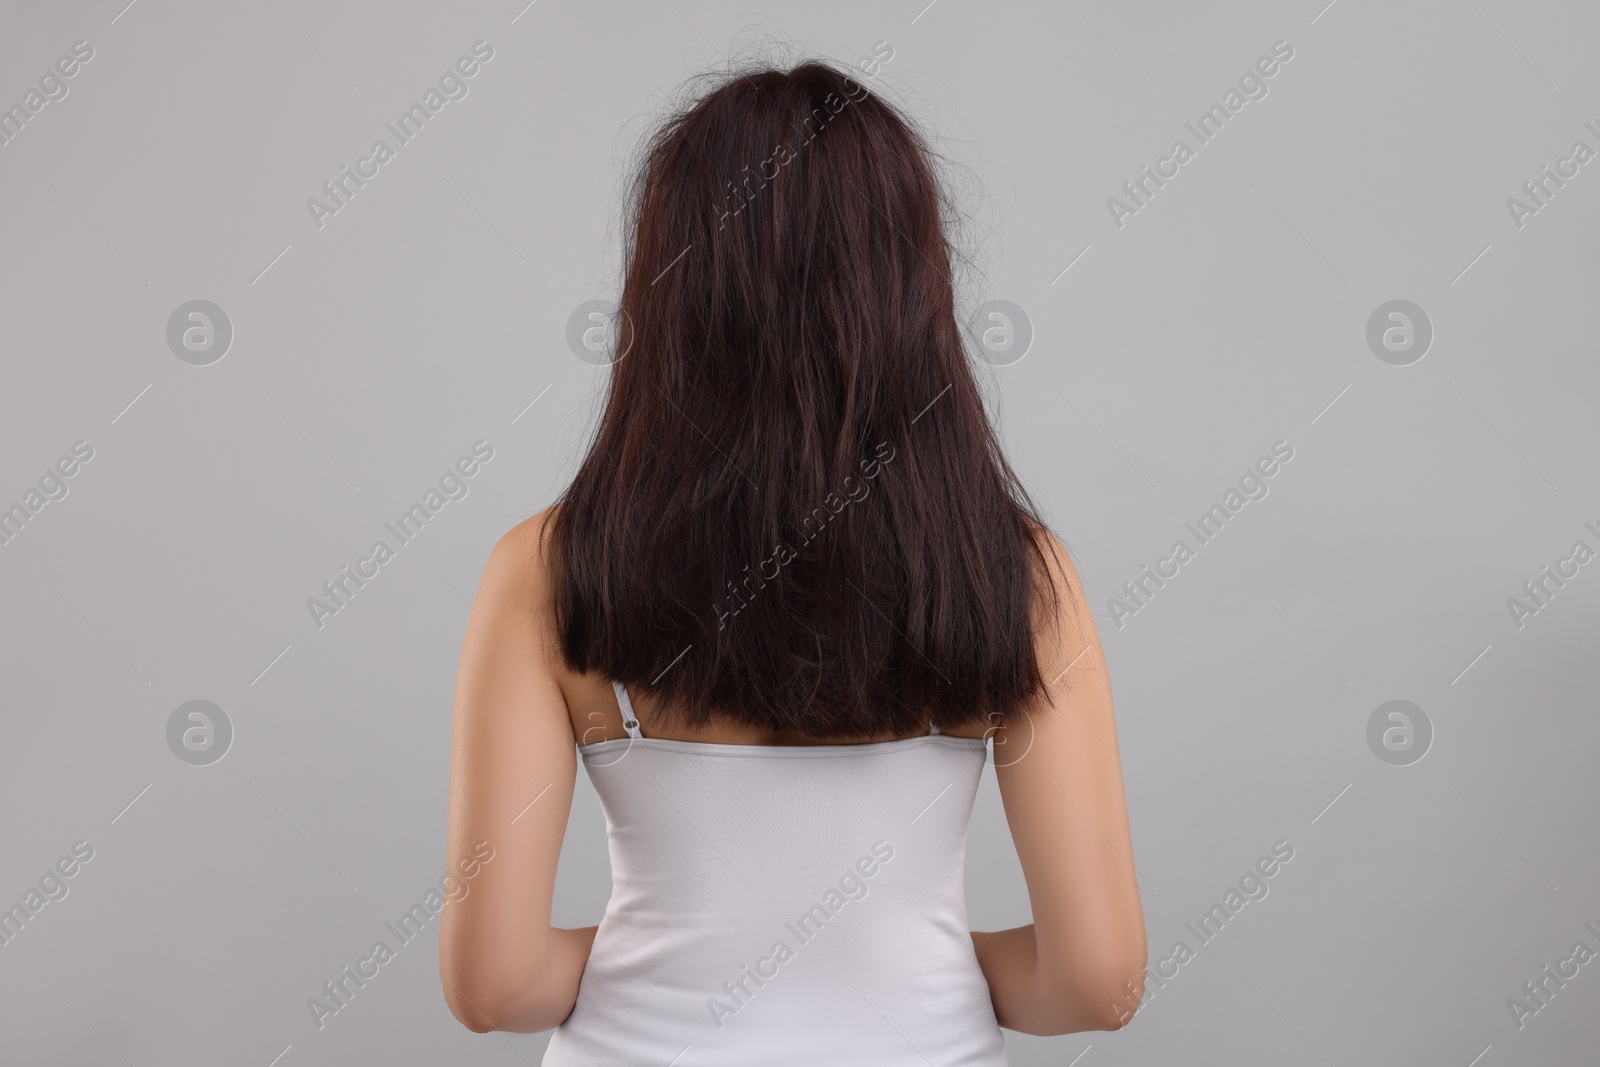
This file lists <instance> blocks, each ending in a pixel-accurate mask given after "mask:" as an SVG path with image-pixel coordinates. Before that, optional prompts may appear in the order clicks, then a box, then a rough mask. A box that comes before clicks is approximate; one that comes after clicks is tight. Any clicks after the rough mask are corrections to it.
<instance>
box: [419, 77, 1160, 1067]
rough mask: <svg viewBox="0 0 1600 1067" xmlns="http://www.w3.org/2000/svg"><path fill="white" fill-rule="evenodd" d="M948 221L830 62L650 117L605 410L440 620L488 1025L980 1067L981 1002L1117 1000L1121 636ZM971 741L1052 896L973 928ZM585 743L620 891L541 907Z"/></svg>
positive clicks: (1141, 950) (1114, 1018) (468, 940)
mask: <svg viewBox="0 0 1600 1067" xmlns="http://www.w3.org/2000/svg"><path fill="white" fill-rule="evenodd" d="M949 222H950V219H949V211H948V205H947V204H946V203H945V201H944V200H943V199H942V198H941V196H940V191H939V188H938V185H937V182H936V180H935V175H934V170H933V168H932V166H931V164H930V162H929V155H928V152H927V149H926V146H925V145H924V143H923V141H922V139H921V138H920V137H919V135H918V134H917V133H916V132H915V131H914V130H913V129H912V128H911V127H910V126H909V125H908V123H907V122H906V121H905V120H904V119H903V118H902V117H901V116H900V115H899V114H898V113H897V112H896V111H895V110H894V109H893V108H892V107H890V106H889V105H888V104H887V103H886V102H884V101H883V100H882V99H880V98H879V97H877V96H876V95H874V94H873V93H871V92H870V91H868V90H867V89H866V88H865V87H864V86H863V85H861V84H859V83H857V82H855V81H854V80H852V79H851V78H850V77H848V76H847V75H846V74H844V73H842V72H840V71H838V70H836V69H834V68H833V67H831V66H829V65H827V64H823V63H805V64H801V65H799V66H796V67H794V68H793V69H789V70H771V69H768V70H760V71H756V72H753V73H745V74H742V75H739V76H737V77H732V78H729V79H726V80H724V81H723V83H722V84H720V85H719V86H718V87H717V88H715V89H714V90H713V91H710V92H709V93H707V94H705V95H703V96H702V97H701V98H700V99H699V100H698V101H697V102H696V103H694V104H693V105H692V106H690V107H688V108H686V109H685V110H683V111H682V112H680V113H679V114H678V115H676V116H675V117H674V118H672V119H671V120H670V121H669V122H667V123H666V124H665V125H664V126H663V127H662V128H661V129H660V130H659V132H658V133H657V134H656V135H655V137H654V139H653V140H652V141H651V142H650V144H649V146H648V151H647V152H646V154H645V157H644V160H643V164H642V167H641V169H640V171H639V174H638V177H637V180H636V183H635V185H634V188H633V189H632V193H631V196H630V199H629V217H628V224H629V225H628V230H627V233H628V247H627V256H626V278H625V282H624V287H623V294H622V301H621V311H620V313H619V323H618V327H619V339H618V344H619V351H620V352H621V353H622V358H621V359H620V361H619V362H617V363H616V364H615V365H614V367H613V372H612V379H611V387H610V393H609V396H608V398H607V401H606V406H605V411H604V415H603V417H602V419H601V423H600V426H599V429H598V432H597V434H596V437H595V440H594V442H593V445H592V447H591V449H590V451H589V453H588V456H587V458H586V459H585V460H584V462H583V464H582V466H581V468H580V469H579V471H578V473H577V475H576V476H575V477H574V479H573V481H572V484H571V485H570V486H569V487H568V488H567V490H566V492H565V493H563V494H562V496H561V498H560V499H559V500H558V501H557V503H556V504H554V505H552V506H551V507H550V508H548V509H546V510H545V511H543V512H541V513H540V514H538V515H535V516H534V517H533V518H531V519H529V520H527V521H526V522H524V523H522V524H521V525H520V526H518V527H516V528H515V529H513V530H512V531H511V532H510V533H508V534H507V535H506V536H505V537H504V538H502V539H501V541H500V543H499V544H498V545H497V546H496V547H495V549H494V551H493V553H492V555H491V557H490V560H489V564H488V567H487V569H486V571H485V573H484V577H483V581H482V583H481V585H480V586H479V589H478V594H477V599H476V602H475V604H474V608H473V612H472V617H471V622H470V623H469V626H468V630H467V635H466V641H465V646H464V649H463V652H462V659H461V669H460V675H459V679H458V686H457V696H456V710H455V716H456V718H455V741H454V746H455V747H454V762H453V768H452V777H451V801H450V835H449V838H450V839H449V857H448V861H449V863H451V864H452V865H453V864H455V863H456V862H458V860H460V859H462V858H463V857H469V856H472V855H474V848H475V846H476V847H480V848H481V845H480V842H487V844H488V846H489V847H491V848H492V849H493V850H494V851H493V856H494V859H493V862H492V863H488V864H484V865H483V866H482V867H481V870H479V872H478V873H477V875H476V877H475V879H474V881H473V883H472V891H471V893H470V894H469V895H467V896H465V897H464V898H462V899H460V900H459V901H456V902H454V903H452V905H451V906H450V907H449V908H447V909H446V910H445V913H444V920H443V923H442V928H441V976H442V979H443V989H444V993H445V998H446V1000H447V1002H448V1003H449V1005H450V1008H451V1010H452V1011H453V1012H454V1013H455V1015H456V1017H457V1018H459V1019H460V1020H461V1021H462V1023H464V1024H465V1025H466V1026H468V1027H470V1028H471V1029H473V1030H476V1031H489V1030H493V1029H500V1030H511V1031H522V1032H530V1031H538V1030H544V1029H550V1028H552V1027H555V1028H556V1032H555V1034H554V1035H553V1036H552V1038H551V1041H550V1046H549V1050H548V1052H547V1054H546V1056H545V1060H544V1062H545V1064H547V1065H550V1067H576V1065H591V1064H630V1065H648V1067H668V1065H672V1067H709V1065H737V1067H752V1065H787V1064H795V1065H805V1067H826V1065H834V1064H873V1065H879V1067H894V1065H900V1064H905V1065H913V1064H916V1065H929V1064H932V1065H938V1067H944V1065H955V1064H962V1065H972V1067H990V1065H999V1064H1004V1063H1005V1062H1006V1055H1005V1046H1004V1041H1003V1039H1002V1037H1001V1033H1000V1029H999V1028H1000V1027H1008V1028H1011V1029H1014V1030H1020V1031H1023V1032H1026V1033H1033V1034H1061V1033H1068V1032H1072V1031H1078V1030H1090V1029H1116V1028H1118V1027H1120V1026H1121V1025H1123V1023H1125V1022H1126V1021H1127V1019H1128V1018H1130V1017H1131V1015H1132V1013H1133V1011H1134V1009H1135V1008H1136V1007H1137V1005H1138V1002H1139V998H1140V995H1141V993H1142V989H1143V981H1144V966H1145V939H1144V926H1143V918H1142V914H1141V910H1140V904H1139V897H1138V888H1137V884H1136V882H1135V872H1134V869H1133V866H1132V859H1131V857H1132V846H1131V843H1130V841H1129V834H1128V822H1127V812H1126V807H1125V803H1124V799H1123V789H1122V775H1121V769H1120V766H1119V762H1118V755H1117V745H1116V734H1115V727H1114V723H1113V717H1112V709H1111V695H1110V687H1109V683H1108V681H1107V678H1106V674H1105V669H1104V661H1103V659H1102V657H1101V655H1100V648H1099V641H1098V638H1097V636H1096V634H1095V630H1094V625H1093V621H1092V618H1091V616H1090V612H1089V609H1088V606H1087V604H1086V602H1085V601H1084V598H1083V595H1082V589H1081V586H1080V585H1079V582H1078V577H1077V574H1076V573H1075V571H1074V570H1073V567H1072V564H1071V562H1070V561H1069V560H1068V558H1067V555H1066V552H1065V551H1064V550H1063V548H1062V547H1061V544H1060V542H1059V541H1058V540H1057V539H1056V538H1055V537H1054V536H1052V535H1051V534H1050V533H1049V532H1048V531H1047V530H1046V529H1045V527H1044V525H1043V523H1042V522H1041V521H1040V519H1039V517H1038V515H1037V513H1036V511H1035V509H1034V508H1033V507H1032V505H1031V504H1030V503H1029V502H1028V499H1027V496H1026V494H1025V492H1024V491H1023V490H1022V488H1021V487H1020V486H1019V485H1018V483H1017V481H1016V479H1015V477H1014V475H1013V473H1012V471H1011V469H1010V467H1009V466H1008V465H1007V463H1006V461H1005V459H1004V457H1003V456H1002V455H1001V452H1000V450H999V447H998V444H997V441H996V439H995V436H994V433H993V431H992V429H991V427H990V425H989V423H988V421H987V417H986V414H985V411H984V408H983V405H982V401H981V398H980V396H979V394H978V391H977V388H976V386H975V384H974V381H973V379H972V376H971V373H970V370H969V368H968V366H967V363H966V356H965V353H964V349H963V346H962V343H961V333H960V330H959V328H958V326H957V324H956V320H955V305H954V293H953V288H952V284H951V277H950V262H951V252H950V247H949V242H948V241H947V236H946V227H947V225H948V224H949ZM986 739H992V741H988V740H986ZM990 743H992V745H993V751H994V756H995V758H994V764H995V773H996V775H997V778H998V780H999V785H1000V791H1001V796H1002V798H1003V800H1004V803H1005V810H1006V815H1007V819H1008V822H1009V825H1010V828H1011V833H1012V837H1013V840H1014V842H1015V845H1016V849H1017V854H1018V856H1019V858H1020V860H1021V864H1022V869H1023V873H1024V875H1025V877H1026V880H1027V886H1028V894H1029V899H1030V902H1031V904H1032V910H1033V923H1032V924H1030V925H1028V926H1023V927H1019V928H1016V929H1012V930H1004V931H999V932H993V933H981V932H972V931H969V929H968V927H967V913H966V904H965V898H964V894H963V864H964V850H965V842H966V830H967V819H968V816H969V814H970V812H971V807H972V802H973V796H974V793H975V790H976V789H977V785H978V782H979V780H980V777H981V775H982V772H983V767H984V764H985V762H986V760H985V755H986V752H987V751H988V745H989V744H990ZM580 756H581V758H582V759H583V761H584V764H585V768H586V770H587V772H588V774H589V777H590V780H591V781H592V783H593V784H594V787H595V789H596V791H597V792H598V794H599V796H600V800H601V803H602V805H603V807H604V810H605V815H606V822H607V832H608V839H609V849H610V858H611V867H612V879H613V887H612V895H611V899H610V901H609V902H608V904H607V907H606V911H605V916H604V918H603V919H602V921H601V923H600V925H599V926H598V927H597V928H596V927H589V928H584V929H576V930H569V929H555V928H552V927H551V925H550V914H551V897H552V892H553V888H554V884H555V876H556V861H557V857H558V855H559V853H560V850H561V844H562V837H563V834H564V832H565V828H566V823H567V816H568V811H569V807H570V803H571V798H572V790H573V784H574V781H575V776H576V767H577V759H578V758H579V757H580ZM477 854H478V855H482V853H481V852H480V853H477ZM452 869H453V868H452Z"/></svg>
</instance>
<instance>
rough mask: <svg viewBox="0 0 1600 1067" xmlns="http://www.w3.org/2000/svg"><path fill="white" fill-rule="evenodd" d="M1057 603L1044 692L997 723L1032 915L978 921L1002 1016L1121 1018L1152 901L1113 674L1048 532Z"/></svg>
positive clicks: (1136, 980)
mask: <svg viewBox="0 0 1600 1067" xmlns="http://www.w3.org/2000/svg"><path fill="white" fill-rule="evenodd" d="M1045 543H1046V545H1047V546H1048V549H1049V553H1048V554H1051V555H1053V557H1054V575H1053V576H1054V578H1055V580H1056V583H1057V589H1058V590H1059V591H1060V593H1061V610H1060V613H1059V614H1058V615H1057V617H1055V618H1054V619H1048V618H1047V619H1044V620H1042V624H1041V625H1040V626H1039V627H1038V629H1037V637H1036V648H1037V650H1038V657H1039V667H1040V670H1041V671H1042V672H1043V674H1044V678H1045V681H1046V682H1047V683H1051V684H1049V685H1048V686H1047V689H1046V693H1045V696H1044V697H1043V698H1041V699H1040V700H1038V701H1037V702H1036V703H1035V705H1034V707H1033V708H1032V709H1030V710H1028V711H1027V712H1026V713H1024V714H1019V715H1017V716H1014V717H1012V719H1011V721H1009V722H1008V724H1006V725H1005V726H1003V727H1001V729H1000V730H999V732H998V733H997V734H996V735H995V750H994V751H995V777H996V778H997V779H998V781H999V783H1000V797H1001V799H1002V801H1003V802H1004V804H1005V809H1006V820H1007V822H1008V823H1009V824H1010V827H1011V837H1012V840H1013V841H1014V842H1015V844H1016V848H1017V856H1018V858H1019V859H1020V860H1021V862H1022V873H1023V876H1024V878H1025V879H1026V881H1027V884H1028V900H1029V902H1030V904H1031V905H1032V908H1033V924H1032V925H1030V926H1023V927H1018V928H1016V929H1012V930H1002V931H999V932H996V933H974V934H973V935H972V937H973V944H974V947H975V948H976V950H977V953H978V962H979V964H980V966H982V968H983V973H984V976H985V977H986V978H987V979H988V980H989V991H990V995H991V998H992V999H993V1001H994V1008H995V1016H996V1018H997V1019H998V1020H999V1022H1000V1025H1002V1026H1004V1027H1007V1028H1008V1029H1011V1030H1019V1031H1022V1032H1023V1033H1029V1034H1066V1033H1073V1032H1076V1031H1079V1030H1116V1029H1120V1028H1121V1027H1122V1026H1123V1025H1124V1024H1125V1023H1126V1022H1127V1021H1128V1019H1129V1018H1131V1017H1132V1015H1133V1012H1134V1010H1135V1009H1136V1008H1137V1007H1138V1004H1139V1000H1140V998H1141V997H1142V995H1143V992H1144V976H1145V962H1146V946H1145V930H1144V912H1143V910H1142V908H1141V907H1140V904H1139V884H1138V876H1137V872H1136V871H1135V870H1134V867H1133V845H1132V842H1131V840H1130V838H1129V833H1128V808H1127V802H1126V800H1125V798H1124V795H1123V788H1122V766H1121V761H1120V759H1119V757H1118V754H1117V731H1116V724H1115V721H1114V719H1113V716H1112V711H1111V685H1110V681H1109V680H1108V679H1107V677H1106V667H1105V659H1104V658H1103V656H1102V655H1101V651H1100V639H1099V636H1098V634H1097V633H1096V632H1095V626H1094V617H1093V615H1092V614H1091V612H1090V609H1089V604H1088V602H1087V601H1086V600H1085V599H1084V597H1083V587H1082V585H1081V584H1080V583H1079V581H1078V575H1077V572H1076V570H1074V569H1073V566H1072V561H1071V560H1070V559H1068V557H1067V553H1066V549H1065V548H1063V547H1062V546H1061V544H1060V542H1059V541H1057V540H1056V539H1055V538H1054V537H1049V536H1048V535H1046V541H1045Z"/></svg>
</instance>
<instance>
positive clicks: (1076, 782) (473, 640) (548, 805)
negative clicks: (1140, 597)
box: [439, 509, 1146, 1034]
mask: <svg viewBox="0 0 1600 1067" xmlns="http://www.w3.org/2000/svg"><path fill="white" fill-rule="evenodd" d="M549 515H550V511H549V509H547V510H546V511H543V512H540V513H539V514H538V515H535V516H534V517H533V518H531V519H529V520H527V521H526V522H524V523H522V524H520V525H519V526H517V527H516V528H515V529H513V530H511V531H510V532H509V533H508V534H506V536H505V537H503V538H502V539H501V540H500V542H499V543H498V544H497V545H496V546H495V548H494V551H493V552H492V553H491V554H490V557H489V562H488V565H487V566H486V567H485V569H484V574H483V580H482V581H481V583H480V584H479V586H478V593H477V599H476V600H475V601H474V603H473V610H472V615H471V619H470V621H469V622H468V625H467V633H466V638H465V641H464V643H463V647H462V652H461V666H460V671H459V674H458V676H457V682H456V703H455V727H454V742H453V752H452V759H451V772H450V825H449V841H448V845H447V848H448V856H447V861H448V862H449V863H450V864H452V865H454V864H456V863H457V862H458V861H459V860H460V859H461V858H462V857H465V856H470V855H471V854H472V850H473V847H474V845H476V844H477V843H478V842H482V841H486V842H488V844H489V845H490V846H491V847H492V848H493V849H494V850H495V851H494V859H493V861H492V862H490V863H486V864H484V865H483V866H482V868H481V870H480V871H479V873H478V875H477V877H476V878H474V879H473V880H472V881H471V882H470V883H468V885H469V889H468V893H467V895H466V896H464V897H462V898H461V899H460V900H457V901H454V902H452V903H451V904H450V905H449V906H448V907H446V908H445V909H444V913H443V918H442V921H441V923H440V931H439V943H440V952H439V972H440V978H441V982H442V986H443V989H444V994H445V1000H446V1002H447V1003H448V1004H449V1006H450V1010H451V1011H452V1012H453V1013H454V1014H455V1016H456V1018H457V1019H459V1020H460V1021H461V1023H462V1024H463V1025H465V1026H466V1027H467V1028H468V1029H471V1030H474V1031H477V1032H479V1033H485V1032H488V1031H491V1030H505V1031H511V1032H517V1033H532V1032H536V1031H540V1030H548V1029H551V1028H553V1027H555V1026H558V1025H560V1023H561V1022H562V1021H563V1020H565V1019H566V1017H567V1016H568V1015H569V1014H570V1013H571V1011H572V1007H573V1005H574V1003H575V1002H576V1000H577V995H578V982H579V979H580V978H581V977H582V975H583V969H584V966H585V964H586V962H587V960H588V956H589V948H590V946H591V945H592V944H593V942H594V935H595V930H596V927H593V926H588V927H581V928H578V929H559V928H555V927H552V926H551V925H550V909H551V899H552V896H553V893H554V889H555V878H556V862H557V859H558V858H559V855H560V852H561V842H562V836H563V834H564V832H565V830H566V825H567V815H568V812H569V810H570V808H571V804H572V790H573V785H574V782H575V780H576V776H577V762H578V761H577V750H576V746H577V745H578V744H579V743H580V742H581V743H584V744H591V743H594V742H598V741H602V740H609V739H611V738H618V737H626V736H627V731H626V730H625V729H624V728H623V725H622V716H621V713H620V712H619V710H618V708H617V704H616V699H615V696H614V694H613V693H612V689H611V685H610V682H609V681H607V680H606V679H604V678H601V677H599V676H596V675H581V674H576V673H574V672H572V671H570V670H568V669H567V667H566V665H565V664H564V663H563V662H562V657H561V655H560V651H559V648H558V646H557V643H556V636H555V628H554V625H553V622H552V616H551V602H550V598H551V593H550V584H549V579H548V575H547V572H546V570H545V567H544V565H543V562H542V559H541V553H540V544H541V538H542V531H543V529H544V526H545V523H546V521H547V520H548V518H549ZM1048 543H1049V545H1050V547H1051V553H1052V554H1053V557H1054V562H1053V567H1054V569H1055V573H1056V577H1057V579H1058V582H1059V584H1058V588H1061V589H1063V590H1071V595H1070V596H1064V597H1063V598H1062V599H1063V609H1062V611H1061V613H1060V614H1059V616H1056V617H1041V618H1039V619H1038V620H1036V626H1035V632H1036V635H1037V636H1036V648H1037V651H1038V657H1039V663H1040V669H1041V672H1042V673H1043V675H1044V677H1045V679H1047V680H1051V679H1053V680H1054V681H1053V684H1051V685H1050V686H1048V687H1047V689H1046V692H1045V693H1044V695H1042V696H1041V697H1039V698H1038V699H1037V700H1036V701H1035V702H1034V703H1033V704H1032V705H1030V706H1029V707H1028V708H1025V709H1023V711H1022V712H1021V713H1019V714H1018V715H1016V716H1013V717H1012V718H1011V719H1010V720H1009V721H1008V723H1007V724H1005V725H1002V726H999V727H985V726H984V725H983V724H977V725H975V726H972V727H968V728H966V729H960V730H954V729H953V730H949V731H946V732H947V733H951V734H957V735H961V736H971V737H982V736H987V735H989V734H993V735H994V738H995V749H994V751H995V773H996V777H997V779H998V781H999V785H1000V795H1001V798H1002V800H1003V802H1004V804H1005V811H1006V818H1007V821H1008V822H1009V824H1010V827H1011V833H1012V838H1013V840H1014V842H1015V844H1016V849H1017V855H1018V857H1019V859H1020V860H1021V864H1022V871H1023V875H1024V877H1025V879H1026V881H1027V886H1028V898H1029V901H1030V903H1031V905H1032V911H1033V919H1034V921H1033V923H1031V924H1030V925H1028V926H1021V927H1016V928H1014V929H1010V930H1001V931H995V932H979V931H974V932H973V934H972V940H973V947H974V949H975V951H976V953H977V957H978V963H979V965H980V967H981V968H982V970H983V974H984V977H985V978H986V979H987V980H988V983H989V989H990V994H991V997H992V1000H993V1003H994V1009H995V1016H996V1018H997V1019H998V1021H999V1023H1000V1025H1001V1026H1004V1027H1007V1028H1009V1029H1012V1030H1019V1031H1022V1032H1024V1033H1030V1034H1065V1033H1072V1032H1076V1031H1080V1030H1115V1029H1119V1028H1120V1027H1121V1026H1123V1025H1124V1024H1125V1023H1126V1022H1127V1020H1128V1019H1129V1018H1131V1016H1132V1013H1133V1011H1134V1009H1135V1008H1136V1007H1137V1006H1138V1002H1139V997H1140V996H1141V995H1142V992H1143V985H1144V974H1145V959H1146V945H1145V931H1144V917H1143V913H1142V911H1141V907H1140V903H1139V889H1138V883H1137V880H1136V879H1137V875H1136V872H1135V871H1134V869H1133V865H1132V859H1131V857H1132V856H1133V846H1132V843H1131V840H1130V837H1129V829H1128V814H1127V806H1126V803H1125V800H1124V795H1123V785H1122V771H1121V764H1120V761H1119V758H1118V753H1117V741H1116V728H1115V723H1114V721H1113V716H1112V708H1111V690H1110V685H1109V682H1108V680H1107V678H1106V671H1105V667H1104V660H1103V659H1102V657H1101V654H1100V643H1099V638H1098V636H1097V635H1096V633H1095V629H1094V623H1093V618H1092V616H1091V614H1090V610H1089V606H1088V604H1087V603H1086V602H1084V601H1083V599H1082V594H1081V590H1082V586H1081V584H1080V583H1079V582H1078V576H1077V573H1076V572H1075V571H1074V569H1073V567H1072V563H1071V561H1070V560H1069V559H1068V558H1067V554H1066V551H1065V549H1063V548H1062V547H1061V545H1060V543H1059V542H1057V541H1056V540H1055V539H1054V538H1050V539H1049V542H1048ZM633 699H634V709H635V712H636V713H637V714H638V716H639V720H640V723H641V725H642V728H643V730H644V733H645V735H646V736H655V737H666V738H674V739H677V740H682V741H707V742H713V743H721V744H775V745H781V744H808V743H814V742H811V741H810V740H809V739H806V738H804V737H802V736H799V735H791V734H782V733H776V732H773V731H769V730H765V729H761V728H759V727H755V726H749V725H744V724H738V723H730V722H719V723H716V724H714V725H712V726H709V727H705V728H701V729H696V730H686V729H681V728H678V729H673V728H667V727H665V726H663V727H660V728H656V727H653V726H652V725H651V724H652V719H653V718H654V716H653V715H652V712H653V710H654V709H653V708H652V706H651V699H650V697H649V695H648V694H645V693H638V694H634V698H633ZM893 739H894V738H893V735H883V736H875V737H862V738H854V739H849V740H851V741H854V742H862V743H864V742H869V741H887V740H893ZM841 740H842V739H841Z"/></svg>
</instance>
